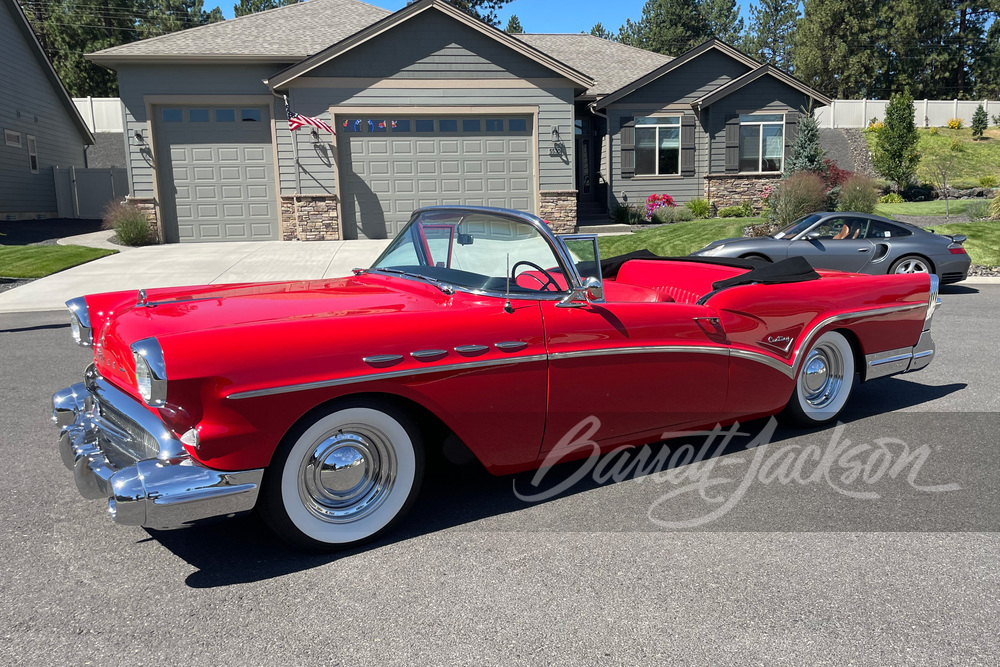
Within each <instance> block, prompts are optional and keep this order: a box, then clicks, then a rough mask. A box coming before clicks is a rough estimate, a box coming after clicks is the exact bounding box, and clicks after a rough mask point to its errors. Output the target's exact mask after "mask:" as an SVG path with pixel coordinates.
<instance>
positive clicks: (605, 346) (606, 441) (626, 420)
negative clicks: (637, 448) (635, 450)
mask: <svg viewBox="0 0 1000 667" xmlns="http://www.w3.org/2000/svg"><path fill="white" fill-rule="evenodd" d="M541 305H542V319H543V322H544V326H545V341H546V350H547V352H548V354H549V415H548V420H547V422H546V427H545V438H544V443H543V445H542V454H543V455H544V454H546V453H547V452H549V451H551V450H552V449H553V448H554V447H555V446H556V445H557V444H560V441H563V442H562V443H561V444H563V445H565V444H568V443H566V442H565V440H566V436H567V434H569V433H571V432H572V431H574V430H575V428H576V427H577V426H578V425H579V424H580V423H581V421H582V420H585V419H588V418H589V417H591V416H596V417H597V418H598V419H600V421H601V425H600V429H599V431H598V432H597V434H596V435H595V436H594V439H595V441H596V442H598V443H599V444H601V445H602V446H604V445H609V446H610V445H614V444H619V443H624V442H629V441H636V440H638V439H640V438H641V439H645V438H647V437H654V438H659V437H662V436H663V434H664V433H665V432H667V431H669V430H672V429H674V430H675V429H677V428H683V427H685V426H696V425H697V426H700V425H706V424H712V423H714V422H716V421H717V420H718V419H720V418H721V416H722V410H723V408H724V406H725V400H726V393H727V389H728V378H729V349H728V345H727V341H726V337H725V334H724V332H722V330H721V328H720V326H719V324H718V321H717V320H716V319H715V318H716V315H715V311H713V310H712V309H711V308H708V307H705V306H698V305H694V304H681V303H634V302H626V303H594V304H587V305H583V306H582V307H578V308H566V307H561V306H559V305H557V303H555V302H551V301H549V302H543V303H542V304H541Z"/></svg>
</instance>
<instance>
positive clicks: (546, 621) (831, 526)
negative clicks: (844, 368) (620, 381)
mask: <svg viewBox="0 0 1000 667" xmlns="http://www.w3.org/2000/svg"><path fill="white" fill-rule="evenodd" d="M942 298H943V301H944V306H943V308H942V309H941V310H940V311H939V312H938V314H937V315H936V316H935V323H934V332H935V339H936V341H937V345H938V353H937V357H936V359H935V361H934V363H933V364H932V365H931V366H930V367H929V368H928V369H926V370H924V371H921V372H919V373H915V374H912V375H904V376H899V377H895V378H888V379H884V380H880V381H877V382H872V383H870V384H866V385H862V386H860V387H857V388H856V390H855V393H854V396H853V397H852V399H851V402H850V403H849V406H848V409H847V410H846V411H845V413H844V415H843V423H842V424H841V425H840V426H839V427H836V428H834V427H831V428H827V429H821V430H817V431H813V432H803V431H795V430H790V429H786V428H783V427H779V428H778V429H777V430H776V431H775V432H774V433H773V434H771V435H769V434H768V424H767V423H766V422H764V423H752V424H747V425H743V428H742V429H741V430H742V431H743V432H744V433H747V434H748V435H746V436H738V437H734V438H733V439H732V440H731V441H729V442H728V443H723V444H719V443H720V442H721V438H716V439H715V440H714V441H713V440H710V438H709V436H703V435H698V436H689V437H687V438H685V439H681V440H677V441H671V442H669V443H668V444H667V445H666V446H659V447H653V448H649V449H646V450H639V452H637V453H633V454H631V455H628V456H626V455H619V456H618V457H617V458H613V457H606V458H605V459H602V460H601V461H598V462H597V463H596V465H594V466H593V467H592V468H582V467H581V464H566V465H563V466H560V467H558V468H557V469H555V470H554V471H552V472H550V473H548V474H546V475H544V476H543V477H542V478H541V479H536V477H535V476H534V475H532V474H526V475H520V476H517V477H503V478H494V477H491V476H490V475H488V474H486V473H485V472H483V471H482V470H481V469H479V468H478V467H477V466H476V465H474V464H472V465H464V466H455V465H443V466H439V467H437V468H436V469H435V470H434V471H433V473H432V475H431V476H430V478H429V479H428V480H427V482H426V483H425V486H424V489H423V491H422V493H421V496H420V498H419V500H418V503H417V505H416V507H415V508H414V510H413V512H412V513H411V514H410V516H409V518H408V520H407V521H406V522H405V524H404V525H402V526H400V527H399V529H398V530H397V531H396V532H394V533H393V534H391V535H389V536H387V537H386V538H384V539H383V540H381V541H379V542H377V543H374V544H371V545H367V546H365V547H363V548H359V549H356V550H354V551H350V552H345V553H339V554H329V555H315V554H309V555H304V554H301V553H296V552H294V551H291V550H289V549H287V548H286V547H284V546H283V545H282V544H281V543H280V542H278V541H277V540H276V539H275V538H274V537H272V536H271V534H270V533H269V532H268V531H267V530H266V529H265V528H264V527H263V525H262V524H261V523H260V522H259V521H258V520H257V519H255V518H254V517H253V516H249V517H243V518H238V519H234V520H230V521H227V522H221V523H216V524H213V525H211V526H203V527H197V528H190V529H185V530H177V531H147V530H145V529H142V528H131V527H121V526H116V525H115V524H113V523H112V522H111V520H110V519H109V518H108V517H107V515H106V513H105V506H104V503H103V502H102V501H93V500H90V501H88V500H83V499H82V498H81V497H80V496H79V494H78V493H77V490H76V487H75V485H74V483H73V479H72V474H71V473H70V472H69V471H67V470H66V469H65V468H64V467H63V465H62V463H61V462H60V460H59V456H58V453H57V451H56V436H57V430H56V428H55V427H54V426H53V425H52V423H51V422H50V421H49V409H50V405H49V397H50V395H51V394H52V392H53V391H55V390H57V389H60V388H62V387H64V386H67V385H69V384H71V383H73V382H77V381H79V380H80V378H81V374H82V371H83V368H84V367H85V366H86V364H87V363H88V361H89V359H88V351H86V350H84V349H82V348H79V347H76V346H75V345H73V344H72V342H71V340H70V332H69V326H68V324H67V318H66V316H65V314H64V313H61V312H60V313H27V314H4V315H0V359H2V364H3V365H2V369H3V380H4V381H3V383H2V384H0V399H2V400H0V406H2V407H0V456H2V461H3V465H0V487H2V489H3V492H2V493H0V516H2V517H3V518H2V520H0V571H2V572H3V575H2V577H0V595H2V600H0V601H2V604H0V628H2V629H0V637H2V641H3V644H4V646H6V648H5V649H4V650H3V651H0V664H18V665H82V664H94V665H118V664H128V665H161V664H169V665H176V664H179V665H188V664H190V665H203V664H204V665H227V666H228V665H279V664H280V665H286V664H288V665H314V664H315V665H380V666H381V665H418V664H435V665H436V664H442V665H444V664H449V665H450V664H473V665H480V664H503V665H519V664H524V665H540V664H559V665H566V664H629V665H631V664H655V665H661V664H666V663H668V662H669V663H670V664H701V665H729V664H732V665H745V664H762V665H763V664H767V665H773V664H788V665H801V664H831V665H833V664H836V665H848V664H859V665H861V664H901V663H905V664H921V665H923V664H961V665H977V664H983V665H986V664H997V655H998V654H1000V640H998V630H1000V605H998V604H997V599H998V598H1000V557H998V547H1000V538H998V533H997V531H998V530H1000V483H998V482H1000V465H998V463H997V433H998V432H1000V392H998V383H997V380H996V369H997V363H996V350H997V341H998V333H997V322H1000V286H993V285H989V286H986V285H982V286H975V287H952V288H946V290H945V294H943V297H942ZM642 452H645V453H644V454H643V455H644V456H646V458H643V459H637V458H635V457H636V456H638V455H639V454H640V453H642ZM629 456H630V457H632V458H629ZM651 461H653V462H655V461H659V462H660V463H665V465H661V466H660V467H659V468H655V469H653V470H652V471H650V469H649V467H648V466H649V465H650V462H651ZM630 462H631V463H633V464H635V465H634V467H633V474H631V475H629V474H626V473H627V472H628V465H627V464H629V463H630ZM636 468H639V469H645V470H646V471H647V473H648V474H641V473H635V472H634V470H635V469H636ZM576 477H580V479H579V480H578V481H576V482H575V483H572V484H569V483H567V484H564V485H561V482H572V481H573V480H574V479H575V478H576ZM595 477H596V478H597V480H596V481H595ZM616 477H617V478H618V481H615V478H616ZM536 482H537V483H536ZM561 486H566V488H564V489H561V488H560V487H561ZM518 496H521V498H519V497H518ZM531 496H536V497H537V498H535V499H534V500H532V499H531V498H530V497H531ZM522 498H528V500H523V499H522Z"/></svg>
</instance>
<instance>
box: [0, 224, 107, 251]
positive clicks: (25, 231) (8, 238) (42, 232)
mask: <svg viewBox="0 0 1000 667" xmlns="http://www.w3.org/2000/svg"><path fill="white" fill-rule="evenodd" d="M101 224H102V222H101V220H91V219H87V218H48V219H46V220H14V221H9V222H0V245H31V244H32V243H43V242H45V241H54V240H56V239H63V238H66V237H67V236H76V235H77V234H90V233H91V232H99V231H101Z"/></svg>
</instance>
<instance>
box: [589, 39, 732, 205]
mask: <svg viewBox="0 0 1000 667" xmlns="http://www.w3.org/2000/svg"><path fill="white" fill-rule="evenodd" d="M748 71H750V68H749V67H748V66H747V65H745V64H743V63H741V62H739V61H737V60H734V59H733V58H731V57H729V56H727V55H725V54H723V53H720V52H718V51H715V50H712V51H708V52H706V53H704V54H703V55H701V56H699V57H698V58H696V59H694V60H691V61H690V62H688V63H685V64H684V65H682V66H681V67H679V68H678V69H676V70H674V71H672V72H668V73H667V74H665V75H663V76H661V77H660V78H658V79H656V80H654V81H651V82H650V83H648V84H647V85H645V86H643V87H642V88H639V89H638V90H636V91H634V92H632V93H630V94H628V95H626V96H625V97H623V98H622V99H620V100H618V101H617V102H615V103H614V104H612V105H610V106H609V107H608V109H607V114H608V121H609V123H608V125H609V132H610V134H611V142H610V147H611V148H610V152H611V179H610V183H609V187H610V191H611V194H610V203H611V205H612V206H613V205H615V204H623V203H626V202H627V203H629V204H637V205H639V206H642V205H644V203H645V201H646V197H648V196H649V195H651V194H668V195H670V196H671V197H673V198H674V200H675V201H677V202H678V203H683V202H686V201H690V200H692V199H698V198H700V197H703V196H704V176H705V174H707V173H709V171H708V170H709V161H708V160H709V148H710V144H711V142H710V140H709V129H708V122H709V121H708V117H709V112H708V111H702V112H701V113H700V114H698V113H696V112H695V111H694V110H693V109H692V107H691V102H693V101H694V100H697V99H698V98H700V97H702V96H704V95H706V94H708V93H710V92H711V91H713V90H715V89H716V88H718V87H719V86H722V85H724V84H726V83H728V82H730V81H732V80H733V79H735V78H738V77H740V76H742V75H743V74H746V73H747V72H748ZM655 115H683V116H688V117H693V118H694V119H695V126H694V128H695V131H694V141H695V156H694V175H692V176H635V177H633V178H622V176H621V150H620V147H621V124H622V118H627V117H629V116H632V117H638V116H655Z"/></svg>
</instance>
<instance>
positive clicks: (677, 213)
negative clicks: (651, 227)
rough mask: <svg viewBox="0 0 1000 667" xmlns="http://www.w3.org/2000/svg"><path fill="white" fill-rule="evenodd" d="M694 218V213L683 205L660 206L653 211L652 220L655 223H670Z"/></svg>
mask: <svg viewBox="0 0 1000 667" xmlns="http://www.w3.org/2000/svg"><path fill="white" fill-rule="evenodd" d="M688 220H694V213H692V212H691V209H689V208H686V207H684V206H675V207H673V208H671V207H670V206H661V207H659V208H657V209H656V210H654V211H653V217H652V221H653V223H654V224H657V225H670V224H673V223H675V222H687V221H688Z"/></svg>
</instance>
